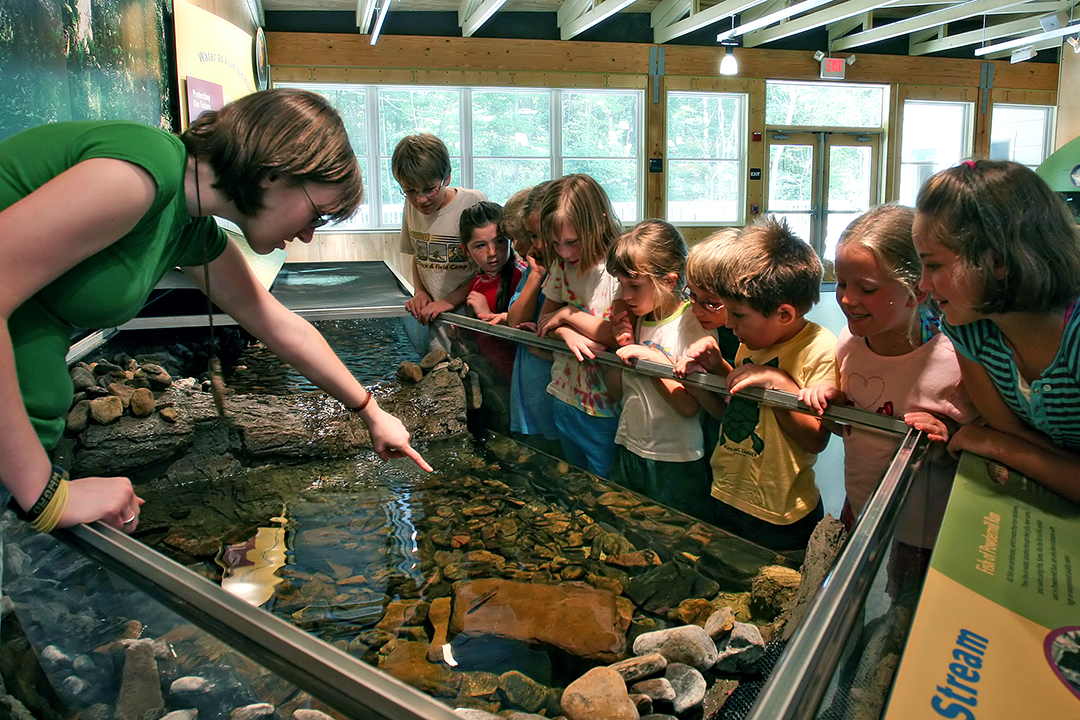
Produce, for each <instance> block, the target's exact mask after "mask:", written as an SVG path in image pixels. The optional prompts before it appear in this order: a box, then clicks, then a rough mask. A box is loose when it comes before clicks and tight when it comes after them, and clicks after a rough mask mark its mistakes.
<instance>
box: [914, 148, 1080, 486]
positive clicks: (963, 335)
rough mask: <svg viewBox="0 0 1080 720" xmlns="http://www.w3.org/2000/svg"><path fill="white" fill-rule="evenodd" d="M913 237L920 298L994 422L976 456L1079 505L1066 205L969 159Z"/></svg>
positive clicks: (944, 174) (1074, 324)
mask: <svg viewBox="0 0 1080 720" xmlns="http://www.w3.org/2000/svg"><path fill="white" fill-rule="evenodd" d="M915 209H916V215H915V224H914V226H913V228H912V237H913V239H914V241H915V247H916V248H917V249H918V251H919V258H920V259H921V261H922V268H923V272H922V280H921V281H920V284H919V287H920V288H922V289H923V290H925V291H926V292H929V293H931V294H932V295H933V297H934V299H935V300H937V301H938V303H939V304H940V306H941V308H942V323H941V329H942V331H943V332H944V333H945V334H946V335H948V336H949V338H950V339H951V340H952V341H953V344H954V345H955V346H956V351H957V353H958V354H959V356H960V371H961V372H962V373H963V376H964V384H965V385H966V386H967V389H968V392H969V393H971V399H972V400H973V401H974V403H975V406H976V407H977V408H978V409H979V412H980V414H981V415H982V416H983V417H984V418H985V419H986V424H985V425H978V424H975V423H972V424H970V425H965V426H964V427H962V428H960V430H958V431H957V432H956V434H955V435H953V437H952V439H951V440H950V441H949V450H950V451H953V452H958V451H960V450H968V451H970V452H973V453H976V454H978V455H982V456H983V457H987V458H990V459H992V460H996V461H998V462H1000V463H1003V464H1005V465H1008V466H1009V467H1011V468H1016V470H1018V471H1020V472H1022V473H1023V474H1024V475H1026V476H1027V477H1029V478H1031V479H1032V480H1034V481H1035V482H1038V483H1042V484H1043V485H1045V486H1046V487H1048V488H1050V489H1051V490H1053V491H1055V492H1057V493H1060V494H1061V495H1062V496H1064V497H1066V498H1068V499H1070V500H1072V501H1073V502H1080V480H1078V478H1080V415H1078V413H1077V412H1076V410H1077V408H1078V407H1080V312H1078V310H1077V301H1078V299H1080V228H1078V227H1077V224H1076V220H1075V219H1074V218H1073V217H1072V215H1071V213H1070V212H1069V210H1068V207H1067V206H1066V205H1065V203H1064V202H1063V201H1062V199H1061V197H1060V196H1059V195H1058V194H1057V193H1055V192H1054V191H1053V190H1051V189H1050V187H1049V186H1048V185H1047V184H1046V182H1045V181H1044V180H1043V179H1042V178H1040V177H1039V176H1038V175H1036V174H1035V173H1034V172H1032V171H1031V170H1030V169H1029V168H1027V167H1025V166H1023V165H1019V164H1017V163H1014V162H1005V161H995V160H978V161H973V160H968V161H965V162H962V163H960V165H958V166H957V167H954V168H950V169H948V170H942V171H941V172H939V173H938V174H937V175H934V176H933V177H932V178H930V179H929V180H928V181H927V182H926V184H925V185H923V187H922V190H920V191H919V197H918V200H917V205H916V208H915Z"/></svg>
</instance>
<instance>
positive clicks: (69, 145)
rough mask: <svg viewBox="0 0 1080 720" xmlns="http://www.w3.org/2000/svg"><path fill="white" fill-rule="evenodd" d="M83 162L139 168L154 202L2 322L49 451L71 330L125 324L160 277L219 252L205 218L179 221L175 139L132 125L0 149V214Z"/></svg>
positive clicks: (97, 127)
mask: <svg viewBox="0 0 1080 720" xmlns="http://www.w3.org/2000/svg"><path fill="white" fill-rule="evenodd" d="M90 158H116V159H119V160H126V161H128V162H131V163H134V164H136V165H138V166H139V167H141V168H143V169H144V170H146V171H147V172H148V173H150V175H151V177H153V179H154V182H155V183H156V184H157V194H156V195H155V197H154V201H153V203H152V205H151V206H150V209H149V210H148V211H147V212H146V214H145V215H144V216H143V218H142V219H141V220H140V221H139V222H138V224H137V225H136V226H135V227H134V228H133V229H132V230H131V231H130V232H129V233H127V234H126V235H124V236H123V237H122V238H120V239H119V240H117V241H116V242H115V243H113V244H112V245H110V246H109V247H107V248H105V249H103V250H101V251H99V252H97V253H95V254H94V255H91V256H90V257H88V258H87V259H85V260H83V261H82V262H80V263H79V264H78V265H76V266H74V267H73V268H71V269H70V270H68V271H67V272H66V273H64V274H63V275H61V276H60V277H59V278H57V279H56V280H54V281H53V282H52V283H50V284H49V285H47V286H45V287H44V288H42V289H41V290H39V291H38V292H37V293H36V294H35V295H34V296H33V297H32V298H30V299H29V300H27V301H26V302H25V303H23V304H22V305H21V306H19V307H18V308H17V309H16V310H15V312H14V313H13V314H12V316H11V319H10V320H9V321H8V328H9V331H10V332H11V339H12V344H13V345H14V348H15V369H16V372H17V373H18V377H19V389H20V391H21V392H22V398H23V404H24V405H25V406H26V411H27V413H28V414H29V415H30V421H31V423H32V424H33V426H34V429H35V430H36V431H37V434H38V438H39V439H40V440H41V442H42V444H43V445H44V446H45V447H46V448H47V449H51V448H52V447H53V446H55V445H56V442H57V441H58V440H59V439H60V435H61V433H62V432H63V430H64V416H65V414H66V413H67V411H68V408H69V406H70V404H71V397H72V385H71V379H70V377H69V375H68V369H67V363H66V360H65V357H66V355H67V352H68V348H69V345H70V341H71V336H72V332H73V330H74V329H76V328H84V329H88V328H101V327H115V326H117V325H120V324H122V323H124V322H126V321H128V320H130V319H131V318H133V317H134V316H135V315H136V314H138V312H139V310H140V309H141V308H142V307H143V304H144V303H145V302H146V298H147V297H148V296H149V295H150V291H151V290H152V289H153V288H154V286H155V285H156V284H157V282H158V281H159V280H160V279H161V277H162V276H163V275H164V274H165V273H166V272H168V271H169V270H170V269H172V268H173V267H176V266H181V267H183V266H190V265H199V264H202V262H203V260H204V258H209V259H213V258H216V257H217V256H218V255H220V254H221V253H222V252H223V251H224V249H225V245H226V243H227V238H226V236H225V234H224V232H223V231H222V230H221V229H220V228H219V227H218V226H217V223H216V222H214V219H213V218H209V217H208V218H200V219H192V218H191V217H190V216H189V215H188V213H187V203H186V199H185V197H184V172H185V169H186V166H187V152H186V150H185V148H184V145H183V143H182V142H181V141H180V138H178V137H176V136H174V135H172V134H170V133H168V132H165V131H163V130H159V129H157V128H154V127H150V126H149V125H142V124H140V123H135V122H126V121H83V122H63V123H54V124H50V125H42V126H40V127H36V128H32V129H30V130H26V131H23V132H21V133H18V134H16V135H13V136H12V137H10V138H8V139H7V140H5V141H4V142H2V143H0V210H2V209H4V208H6V207H8V206H9V205H12V204H13V203H15V202H17V201H18V200H20V199H21V198H23V197H25V196H26V195H29V194H30V193H31V192H33V191H34V190H36V189H37V188H39V187H40V186H42V185H44V184H45V183H46V182H48V181H49V180H51V179H52V178H54V177H56V176H57V175H59V174H60V173H62V172H64V171H65V170H67V169H69V168H71V167H73V166H74V165H76V164H77V163H79V162H82V161H83V160H88V159H90ZM56 211H57V212H63V211H64V209H63V207H60V208H57V209H56ZM204 243H205V247H204Z"/></svg>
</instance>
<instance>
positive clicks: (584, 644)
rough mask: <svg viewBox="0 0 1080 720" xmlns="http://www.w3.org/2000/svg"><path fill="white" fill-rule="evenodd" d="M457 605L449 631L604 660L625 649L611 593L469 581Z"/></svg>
mask: <svg viewBox="0 0 1080 720" xmlns="http://www.w3.org/2000/svg"><path fill="white" fill-rule="evenodd" d="M453 607H454V610H453V614H452V615H451V618H450V631H451V633H459V632H464V633H468V634H470V635H494V636H496V637H502V638H509V639H511V640H520V641H522V642H527V643H540V644H542V645H551V646H554V647H557V648H559V649H561V650H565V651H566V652H568V653H571V654H573V655H576V656H578V657H583V658H589V659H597V660H604V661H612V660H615V659H617V658H618V657H619V656H621V654H622V653H623V651H624V650H625V649H626V635H625V634H624V633H622V632H620V631H619V629H618V623H619V610H618V604H617V603H616V601H615V596H614V595H612V594H611V593H610V592H608V591H607V590H597V589H595V588H588V587H579V586H567V585H537V584H534V583H519V582H513V581H510V580H499V579H491V580H470V581H463V582H459V583H456V584H455V585H454V605H453ZM699 629H700V628H699ZM702 632H704V631H702ZM616 674H618V673H616ZM620 682H621V676H620Z"/></svg>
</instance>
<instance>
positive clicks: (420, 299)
mask: <svg viewBox="0 0 1080 720" xmlns="http://www.w3.org/2000/svg"><path fill="white" fill-rule="evenodd" d="M430 302H431V296H430V295H428V294H427V293H426V292H424V291H423V290H417V292H416V294H415V295H413V296H412V297H411V298H409V299H408V300H406V301H405V309H406V310H408V311H409V314H410V315H412V316H413V317H414V318H416V319H417V320H419V319H420V313H421V312H422V311H423V309H424V308H425V307H427V305H428V303H430Z"/></svg>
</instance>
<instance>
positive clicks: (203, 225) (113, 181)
mask: <svg viewBox="0 0 1080 720" xmlns="http://www.w3.org/2000/svg"><path fill="white" fill-rule="evenodd" d="M362 198H363V186H362V183H361V178H360V168H359V165H358V163H357V160H356V157H355V155H354V153H353V151H352V149H351V147H350V145H349V140H348V136H347V135H346V132H345V128H344V126H343V124H342V122H341V119H340V117H339V116H338V114H337V113H336V111H334V109H333V108H332V107H331V106H330V105H329V104H328V103H327V102H326V101H325V100H324V99H323V98H322V97H321V96H319V95H317V94H314V93H310V92H305V91H301V90H286V89H276V90H267V91H264V92H260V93H255V94H252V95H248V96H245V97H243V98H241V99H239V100H237V101H235V102H233V103H230V104H228V105H226V106H225V107H224V108H222V109H221V110H219V111H217V112H207V113H203V115H201V116H200V117H199V118H198V119H197V120H195V122H193V123H192V125H191V127H190V128H189V129H188V130H187V131H185V133H184V134H183V135H182V136H181V137H180V138H177V137H176V136H174V135H171V134H170V133H167V132H165V131H162V130H159V129H157V128H152V127H149V126H146V125H141V124H139V123H132V122H124V121H88V122H69V123H55V124H50V125H43V126H41V127H37V128H33V129H30V130H27V131H24V132H22V133H19V134H17V135H15V136H13V137H11V138H9V139H7V140H6V141H4V142H3V143H0V319H2V320H3V323H2V324H0V414H2V416H3V417H4V418H5V419H6V420H7V422H6V428H5V432H3V433H0V481H2V482H3V485H4V487H5V488H6V489H7V491H8V492H10V493H11V495H12V496H13V497H14V500H15V502H16V503H17V504H18V505H19V506H20V507H21V508H22V509H23V510H24V511H27V512H28V514H29V515H30V516H31V518H32V519H33V518H37V520H36V521H35V527H38V528H39V529H46V530H51V529H52V528H54V527H67V526H70V525H75V524H78V523H83V522H92V521H94V520H102V521H104V522H106V523H108V524H110V525H113V526H114V527H117V528H120V529H123V530H125V531H127V532H131V531H132V530H134V529H135V527H136V526H137V524H138V514H139V505H141V504H142V500H141V499H140V498H138V497H137V496H136V495H135V492H134V490H133V488H132V486H131V483H130V481H129V480H128V479H127V478H119V477H112V478H103V477H91V478H81V479H78V480H73V481H70V482H68V481H66V479H63V478H64V477H66V474H64V475H62V474H61V471H60V470H59V469H58V468H52V469H50V468H51V461H50V459H49V455H48V453H49V451H51V450H52V448H53V447H54V446H55V444H56V442H57V440H58V439H59V437H60V435H61V433H62V432H63V425H64V416H65V414H66V413H67V410H68V406H69V405H70V402H71V397H72V386H71V380H70V377H69V376H68V372H67V365H66V361H65V356H66V354H67V350H68V343H69V340H70V337H71V333H72V329H73V328H75V327H81V328H92V327H114V326H116V325H119V324H121V323H123V322H126V321H127V320H129V319H131V318H132V317H134V316H135V315H136V314H137V313H138V312H139V310H140V309H141V308H142V306H143V304H144V302H145V300H146V298H147V297H148V295H149V293H150V291H151V290H152V289H153V287H154V286H155V285H156V284H157V282H158V280H160V279H161V277H162V276H163V275H164V274H165V273H166V272H168V271H169V270H170V269H171V268H173V267H176V266H179V267H181V268H182V269H183V270H184V272H185V274H187V276H188V277H189V278H190V279H191V280H192V281H193V282H194V283H195V284H196V285H197V286H199V287H200V288H202V289H203V290H204V292H205V291H206V281H205V277H206V276H207V275H208V277H209V287H210V295H211V297H212V299H213V301H214V303H216V304H217V305H218V306H219V307H220V308H222V309H223V310H224V311H225V312H227V313H228V314H229V315H231V316H232V317H233V318H234V319H235V320H236V321H237V322H239V323H240V325H242V326H243V327H244V328H245V329H247V330H248V331H249V332H251V333H252V334H253V335H255V336H256V337H258V338H259V339H260V340H262V341H263V342H264V343H265V344H266V345H267V346H268V347H269V348H270V349H271V350H273V351H274V352H275V353H277V354H278V355H279V356H280V357H281V358H282V359H284V360H285V361H287V362H289V363H291V364H292V365H293V366H295V367H296V368H297V370H299V371H300V372H301V373H303V374H304V375H305V376H306V377H307V378H308V379H310V380H311V381H312V382H314V383H315V384H316V385H318V386H319V387H321V388H322V389H324V390H325V391H326V392H328V393H329V394H330V395H332V396H334V397H335V398H337V399H338V400H340V401H341V402H342V403H344V404H345V406H346V407H348V408H350V409H353V410H354V411H355V412H357V413H358V414H359V415H360V416H361V418H362V419H363V420H364V422H365V424H366V425H367V427H368V430H369V431H370V433H371V438H372V444H373V446H374V449H375V451H376V452H377V453H378V454H379V456H380V457H381V458H383V459H388V458H391V457H409V458H411V459H413V460H414V461H415V462H416V463H417V464H419V465H420V466H421V467H423V468H425V469H426V470H430V469H431V468H430V466H428V465H427V463H426V462H425V461H424V460H423V458H422V457H420V455H419V453H417V452H416V450H414V449H413V448H412V447H411V446H410V445H409V433H408V432H407V431H406V430H405V427H404V426H403V425H402V424H401V422H400V421H399V420H398V419H397V418H395V417H393V416H392V415H390V414H388V413H386V412H384V411H383V410H382V409H381V408H379V406H378V403H376V402H375V400H374V399H372V398H371V395H370V393H368V392H367V390H365V389H364V388H363V387H362V386H361V385H360V384H359V383H358V382H357V381H356V379H355V378H353V376H352V374H351V373H350V372H349V371H348V370H347V369H346V368H345V366H344V365H342V363H341V362H340V360H338V358H337V356H336V355H335V354H334V352H333V351H332V350H331V349H330V347H329V346H328V345H327V344H326V341H325V340H324V339H323V337H322V336H321V335H320V334H319V332H318V331H317V330H315V328H314V327H312V326H311V324H310V323H308V322H307V321H306V320H304V319H303V318H301V317H299V316H298V315H296V314H294V313H292V312H291V311H289V310H288V309H286V308H285V307H284V306H283V305H281V304H280V303H279V302H278V301H277V300H275V299H274V298H273V296H271V295H270V293H269V292H268V291H267V290H266V289H265V288H263V286H262V285H261V284H260V283H259V282H258V280H256V278H255V277H254V275H253V274H252V272H251V270H250V268H249V266H248V264H247V261H246V260H245V259H244V258H243V256H242V254H241V252H240V249H239V248H238V247H236V245H235V244H233V243H231V242H229V240H228V239H227V237H226V236H225V234H224V232H223V231H222V230H221V229H220V228H219V227H218V226H217V224H216V222H215V221H214V219H213V216H218V217H223V218H226V219H228V220H230V221H232V222H234V223H235V224H236V225H237V226H238V227H239V228H240V230H241V231H242V232H243V234H244V236H245V238H246V239H247V241H248V243H249V244H250V245H251V247H252V248H253V249H254V250H255V251H256V252H259V253H264V254H265V253H268V252H270V251H272V250H273V249H275V248H284V247H285V245H286V243H288V242H290V241H291V240H293V239H299V240H301V241H302V242H310V241H311V239H312V235H313V233H314V230H315V228H317V227H320V226H321V225H323V224H325V223H326V222H328V221H330V220H340V219H344V218H347V217H349V216H350V215H352V214H353V212H355V210H356V208H357V207H358V206H359V204H360V202H361V200H362ZM204 263H206V270H205V271H204V267H203V264H204ZM54 496H55V497H54Z"/></svg>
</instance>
